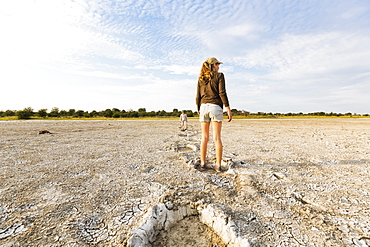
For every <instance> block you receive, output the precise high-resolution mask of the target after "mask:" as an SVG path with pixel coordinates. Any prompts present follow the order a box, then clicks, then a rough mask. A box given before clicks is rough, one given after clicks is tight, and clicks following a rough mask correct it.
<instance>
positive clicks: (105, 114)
mask: <svg viewBox="0 0 370 247" xmlns="http://www.w3.org/2000/svg"><path fill="white" fill-rule="evenodd" d="M184 111H185V112H186V114H187V115H188V117H193V116H194V112H193V111H192V110H184ZM181 112H182V111H179V110H178V109H173V110H172V112H166V111H164V110H162V111H149V112H148V111H146V109H145V108H139V109H138V110H137V111H134V110H128V111H126V110H120V109H118V108H113V109H106V110H103V111H95V110H94V111H90V112H89V111H83V110H75V109H69V110H68V111H66V110H59V108H57V107H54V108H53V109H51V111H48V110H47V109H40V110H38V111H34V110H33V109H32V108H31V107H27V108H24V109H23V110H19V111H16V110H6V111H0V117H13V116H16V117H18V119H30V118H35V117H37V118H141V117H180V115H181ZM195 114H196V112H195Z"/></svg>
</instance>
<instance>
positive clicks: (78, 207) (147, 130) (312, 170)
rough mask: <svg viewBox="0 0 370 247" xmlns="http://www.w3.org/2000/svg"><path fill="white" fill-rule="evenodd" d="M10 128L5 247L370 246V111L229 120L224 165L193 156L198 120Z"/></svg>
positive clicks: (1, 154) (0, 231) (2, 199)
mask: <svg viewBox="0 0 370 247" xmlns="http://www.w3.org/2000/svg"><path fill="white" fill-rule="evenodd" d="M42 130H48V131H49V132H51V134H47V133H46V132H45V134H39V131H42ZM0 133H1V136H0V246H1V247H8V246H9V247H10V246H162V247H163V246H370V194H369V193H370V187H369V184H370V182H369V181H370V180H369V175H370V168H369V163H370V119H350V118H347V119H284V120H233V121H232V122H231V123H227V122H224V127H223V133H222V135H223V143H224V156H225V157H226V158H227V159H228V160H229V162H228V163H227V165H226V166H224V169H225V170H227V171H225V172H223V173H216V172H214V171H213V170H211V169H209V170H206V171H199V170H197V169H195V168H194V161H195V160H196V159H197V158H198V156H199V144H200V137H201V135H200V126H199V123H198V122H197V121H196V120H191V121H190V122H189V129H188V130H187V131H184V132H181V131H180V130H179V122H178V121H175V120H153V121H150V120H147V121H144V120H134V121H121V120H101V121H98V120H90V121H7V122H5V121H3V122H0ZM212 160H214V146H213V143H212V141H211V142H210V147H209V161H210V163H212ZM230 160H231V161H232V162H231V161H230ZM163 205H164V206H163ZM207 212H208V213H207ZM161 214H164V215H165V217H164V218H163V220H162V218H161V217H160V215H161ZM207 217H208V221H207ZM212 217H213V218H212ZM217 217H218V218H217ZM216 218H217V219H218V220H214V219H216ZM161 220H162V222H160V223H159V221H161ZM148 227H149V228H153V229H152V230H150V229H149V228H148ZM148 229H149V230H148ZM140 241H141V242H140ZM238 241H239V242H238Z"/></svg>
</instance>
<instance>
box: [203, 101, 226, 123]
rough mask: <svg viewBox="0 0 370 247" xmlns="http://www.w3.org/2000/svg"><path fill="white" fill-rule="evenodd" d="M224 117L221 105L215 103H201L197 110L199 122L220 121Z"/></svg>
mask: <svg viewBox="0 0 370 247" xmlns="http://www.w3.org/2000/svg"><path fill="white" fill-rule="evenodd" d="M223 119H224V114H223V111H222V108H221V106H219V105H215V104H210V103H207V104H201V105H200V111H199V121H200V122H210V121H215V122H221V121H222V120H223Z"/></svg>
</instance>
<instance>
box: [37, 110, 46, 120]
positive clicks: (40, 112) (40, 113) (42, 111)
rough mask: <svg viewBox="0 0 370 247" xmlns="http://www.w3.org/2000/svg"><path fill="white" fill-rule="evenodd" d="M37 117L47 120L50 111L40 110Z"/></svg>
mask: <svg viewBox="0 0 370 247" xmlns="http://www.w3.org/2000/svg"><path fill="white" fill-rule="evenodd" d="M37 116H39V117H42V118H46V117H47V116H48V109H40V110H38V111H37Z"/></svg>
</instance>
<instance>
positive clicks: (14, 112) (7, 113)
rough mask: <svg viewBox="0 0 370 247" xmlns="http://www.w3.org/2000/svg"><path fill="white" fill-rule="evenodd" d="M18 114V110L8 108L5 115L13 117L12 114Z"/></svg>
mask: <svg viewBox="0 0 370 247" xmlns="http://www.w3.org/2000/svg"><path fill="white" fill-rule="evenodd" d="M15 115H16V111H12V110H6V111H5V116H6V117H12V116H15Z"/></svg>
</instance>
